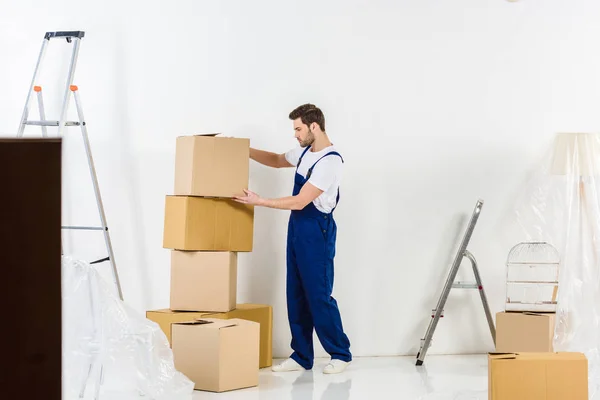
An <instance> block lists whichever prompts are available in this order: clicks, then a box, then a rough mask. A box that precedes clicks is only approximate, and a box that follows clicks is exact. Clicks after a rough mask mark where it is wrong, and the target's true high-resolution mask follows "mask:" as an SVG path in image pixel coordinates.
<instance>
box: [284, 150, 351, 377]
mask: <svg viewBox="0 0 600 400" xmlns="http://www.w3.org/2000/svg"><path fill="white" fill-rule="evenodd" d="M309 148H310V146H309V147H307V148H306V150H304V152H303V153H302V155H301V156H300V160H299V161H298V166H300V163H301V162H302V158H303V157H304V155H305V154H306V152H307V151H308V149H309ZM327 156H338V157H340V158H342V156H341V155H340V154H339V153H337V152H330V153H327V154H325V155H324V156H323V157H321V158H320V159H318V160H317V161H316V162H315V163H314V164H313V165H312V166H311V167H310V169H309V170H308V173H307V174H306V178H305V177H303V176H302V175H300V174H299V173H298V166H297V167H296V176H295V179H294V192H293V195H294V196H296V195H297V194H298V193H300V190H301V189H302V187H303V186H304V184H305V183H306V182H307V181H308V179H309V178H310V176H311V174H312V170H313V168H315V165H317V163H318V162H319V161H321V160H322V159H323V158H324V157H327ZM342 162H343V159H342ZM339 197H340V195H339V191H338V196H337V199H336V206H337V203H338V201H339ZM334 209H335V207H334ZM336 233H337V226H336V223H335V221H334V219H333V210H332V211H331V213H329V214H326V213H323V212H321V211H319V210H318V209H317V208H316V207H315V205H314V204H313V202H310V203H309V204H308V205H307V206H306V207H304V208H303V209H302V210H293V211H292V212H291V215H290V220H289V224H288V238H287V307H288V319H289V323H290V330H291V333H292V343H291V346H292V349H293V350H294V353H293V354H292V356H291V358H292V359H294V360H295V361H296V362H297V363H298V364H300V365H301V366H302V367H304V368H306V369H311V368H312V367H313V361H314V349H313V329H314V330H316V332H317V337H318V338H319V341H320V342H321V344H322V346H323V348H324V349H325V351H327V353H329V354H330V355H331V358H332V359H339V360H342V361H347V362H349V361H351V360H352V355H351V353H350V341H349V340H348V337H347V336H346V334H345V333H344V329H343V327H342V319H341V316H340V311H339V309H338V306H337V302H336V300H335V299H334V298H333V297H332V296H331V293H332V290H333V258H334V256H335V240H336Z"/></svg>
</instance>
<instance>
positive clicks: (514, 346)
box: [496, 312, 555, 353]
mask: <svg viewBox="0 0 600 400" xmlns="http://www.w3.org/2000/svg"><path fill="white" fill-rule="evenodd" d="M554 323H555V314H553V313H520V312H499V313H497V314H496V352H498V353H515V352H533V353H536V352H537V353H542V352H552V351H553V337H554Z"/></svg>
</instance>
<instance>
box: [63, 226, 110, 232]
mask: <svg viewBox="0 0 600 400" xmlns="http://www.w3.org/2000/svg"><path fill="white" fill-rule="evenodd" d="M62 229H75V230H82V231H107V230H108V227H102V226H63V227H62Z"/></svg>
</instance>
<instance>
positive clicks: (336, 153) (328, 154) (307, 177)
mask: <svg viewBox="0 0 600 400" xmlns="http://www.w3.org/2000/svg"><path fill="white" fill-rule="evenodd" d="M302 155H304V154H302ZM331 155H334V156H338V157H339V158H340V159H341V160H342V163H344V159H343V158H342V156H341V155H340V153H338V152H337V151H330V152H329V153H327V154H325V155H324V156H323V157H321V158H319V159H318V160H317V161H315V163H314V164H313V165H312V167H310V168H309V169H308V172H307V173H306V179H309V178H310V176H311V175H312V170H313V168H314V167H315V165H317V163H318V162H319V161H321V160H322V159H324V158H325V157H327V156H331ZM300 159H302V157H300ZM298 164H300V162H298Z"/></svg>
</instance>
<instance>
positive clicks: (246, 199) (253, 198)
mask: <svg viewBox="0 0 600 400" xmlns="http://www.w3.org/2000/svg"><path fill="white" fill-rule="evenodd" d="M244 193H245V196H234V197H233V199H234V200H235V201H237V202H238V203H242V204H250V205H253V206H260V205H262V202H263V198H262V197H260V196H259V195H257V194H256V193H254V192H251V191H250V190H246V189H244Z"/></svg>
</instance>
